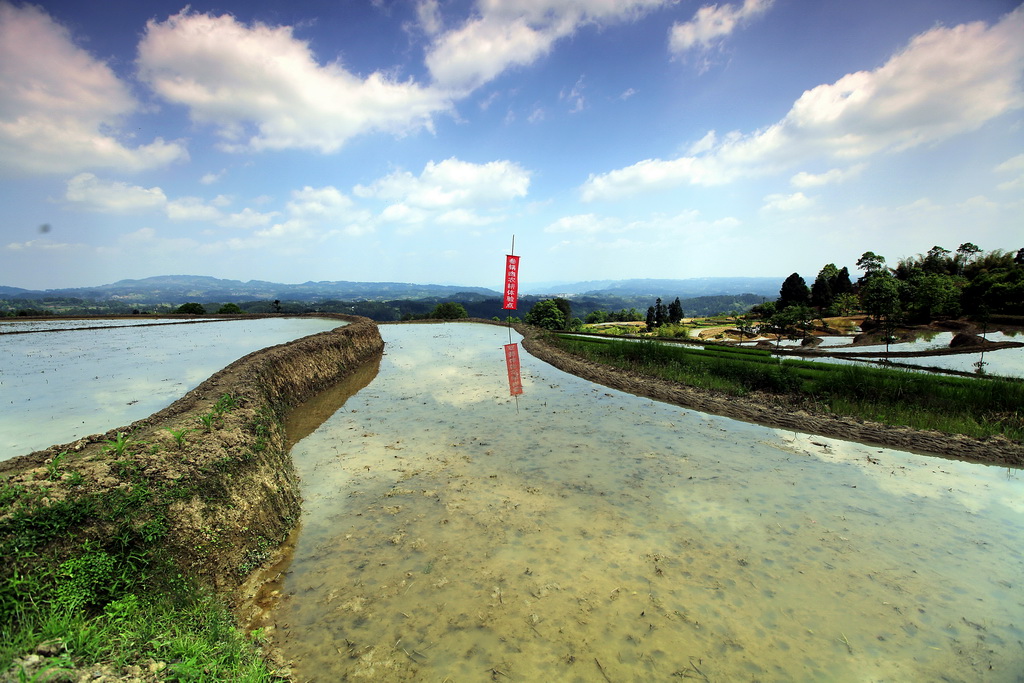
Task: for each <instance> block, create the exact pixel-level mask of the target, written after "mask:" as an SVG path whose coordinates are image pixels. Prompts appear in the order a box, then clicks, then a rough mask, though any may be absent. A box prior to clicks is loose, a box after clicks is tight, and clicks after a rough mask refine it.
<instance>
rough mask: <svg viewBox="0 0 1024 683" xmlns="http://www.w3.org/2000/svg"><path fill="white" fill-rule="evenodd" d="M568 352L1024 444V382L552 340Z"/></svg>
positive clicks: (716, 350)
mask: <svg viewBox="0 0 1024 683" xmlns="http://www.w3.org/2000/svg"><path fill="white" fill-rule="evenodd" d="M549 341H550V343H551V344H553V345H554V346H556V347H557V348H560V349H562V350H564V351H566V352H568V353H571V354H574V355H576V356H579V357H582V358H585V359H587V360H591V361H596V362H599V363H604V364H607V365H610V366H613V367H618V368H624V369H629V370H633V371H636V372H640V373H642V374H645V375H649V376H653V377H658V378H661V379H666V380H669V381H673V382H680V383H682V384H686V385H689V386H693V387H697V388H701V389H706V390H712V391H717V392H722V393H725V394H728V395H733V396H744V395H746V394H749V393H750V392H752V391H762V392H768V393H771V394H776V395H780V396H787V397H790V398H793V399H796V400H799V401H801V402H803V403H804V404H811V405H813V406H814V407H816V408H817V409H820V410H823V411H826V412H828V413H831V414H834V415H838V416H849V417H855V418H862V419H866V420H872V421H875V422H880V423H882V424H889V425H895V426H905V427H911V428H914V429H934V430H938V431H941V432H945V433H949V434H964V435H967V436H971V437H976V438H983V437H986V436H992V435H997V434H1000V435H1003V436H1006V437H1007V438H1010V439H1014V440H1018V441H1019V440H1021V439H1024V415H1022V412H1021V410H1022V409H1021V407H1022V406H1024V383H1021V382H1013V381H1007V380H1000V379H992V378H976V379H975V378H961V377H944V376H937V375H929V374H926V373H918V372H912V371H908V370H898V369H888V368H867V367H863V366H855V365H839V364H836V365H833V364H826V363H815V362H812V361H799V360H779V359H777V358H774V357H772V356H771V353H770V352H769V351H766V350H762V349H751V348H739V347H721V346H706V347H703V348H700V347H696V348H694V347H679V346H674V345H666V344H659V343H657V342H653V341H639V342H632V341H630V342H627V341H618V340H610V339H599V338H582V337H570V336H565V335H555V336H553V337H552V338H551V339H550V340H549Z"/></svg>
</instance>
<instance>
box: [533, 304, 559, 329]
mask: <svg viewBox="0 0 1024 683" xmlns="http://www.w3.org/2000/svg"><path fill="white" fill-rule="evenodd" d="M525 320H526V322H527V324H529V325H536V326H537V327H543V328H544V329H546V330H563V329H565V327H566V321H565V314H563V313H562V310H561V309H560V308H559V307H558V304H557V303H556V302H555V300H554V299H544V300H543V301H538V302H537V303H535V304H534V305H533V308H531V309H530V312H529V313H527V314H526V318H525Z"/></svg>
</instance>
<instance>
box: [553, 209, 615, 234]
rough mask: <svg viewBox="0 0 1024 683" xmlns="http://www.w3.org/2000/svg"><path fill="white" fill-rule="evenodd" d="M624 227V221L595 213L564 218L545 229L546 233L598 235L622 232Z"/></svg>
mask: <svg viewBox="0 0 1024 683" xmlns="http://www.w3.org/2000/svg"><path fill="white" fill-rule="evenodd" d="M622 227H623V224H622V221H621V220H619V219H617V218H607V217H604V216H598V215H596V214H593V213H586V214H578V215H575V216H563V217H562V218H559V219H558V220H556V221H555V222H554V223H552V224H550V225H548V226H547V227H545V228H544V232H547V233H556V234H557V233H566V232H567V233H576V234H587V235H597V234H602V233H612V232H620V231H621V230H622Z"/></svg>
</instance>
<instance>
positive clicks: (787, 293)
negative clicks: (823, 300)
mask: <svg viewBox="0 0 1024 683" xmlns="http://www.w3.org/2000/svg"><path fill="white" fill-rule="evenodd" d="M810 303H811V290H810V289H808V288H807V283H806V282H805V281H804V279H803V278H802V277H800V274H799V273H793V274H792V275H790V276H789V277H787V278H786V280H785V282H783V283H782V288H781V289H780V290H779V300H778V301H777V302H776V306H777V307H778V308H779V309H783V308H787V307H789V306H807V305H809V304H810Z"/></svg>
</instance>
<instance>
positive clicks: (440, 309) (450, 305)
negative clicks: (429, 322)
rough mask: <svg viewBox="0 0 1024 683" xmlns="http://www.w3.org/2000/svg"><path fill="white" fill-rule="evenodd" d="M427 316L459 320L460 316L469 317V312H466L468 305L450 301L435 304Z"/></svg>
mask: <svg viewBox="0 0 1024 683" xmlns="http://www.w3.org/2000/svg"><path fill="white" fill-rule="evenodd" d="M427 317H428V318H439V319H441V320H458V319H459V318H468V317H469V313H466V307H465V306H463V305H462V304H459V303H455V302H454V301H448V302H446V303H443V304H438V305H437V306H434V310H433V311H431V312H430V315H429V316H427Z"/></svg>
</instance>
